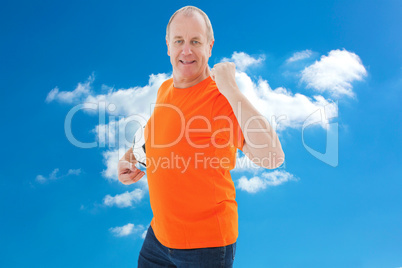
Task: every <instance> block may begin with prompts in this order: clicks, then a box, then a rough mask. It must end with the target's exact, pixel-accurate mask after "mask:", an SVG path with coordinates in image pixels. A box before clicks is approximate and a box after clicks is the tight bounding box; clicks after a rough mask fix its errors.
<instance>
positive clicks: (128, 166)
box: [117, 148, 145, 185]
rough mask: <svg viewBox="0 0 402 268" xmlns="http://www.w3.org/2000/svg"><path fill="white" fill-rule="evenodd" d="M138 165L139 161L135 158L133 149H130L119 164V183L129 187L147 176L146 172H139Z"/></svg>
mask: <svg viewBox="0 0 402 268" xmlns="http://www.w3.org/2000/svg"><path fill="white" fill-rule="evenodd" d="M136 163H137V160H136V159H135V157H134V154H133V148H130V149H128V150H127V152H126V153H125V154H124V156H123V157H122V158H121V159H120V160H119V163H118V164H117V172H118V178H119V181H121V182H122V183H123V184H126V185H128V184H132V183H135V182H137V181H139V180H140V179H141V178H142V177H143V176H144V175H145V172H144V171H141V170H139V169H138V168H137V167H136V166H135V164H136Z"/></svg>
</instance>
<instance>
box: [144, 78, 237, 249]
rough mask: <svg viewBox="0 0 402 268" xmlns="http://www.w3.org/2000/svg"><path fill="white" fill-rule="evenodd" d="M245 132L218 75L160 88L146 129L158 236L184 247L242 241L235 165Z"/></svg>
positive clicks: (168, 83) (165, 242) (170, 82)
mask: <svg viewBox="0 0 402 268" xmlns="http://www.w3.org/2000/svg"><path fill="white" fill-rule="evenodd" d="M243 144H244V137H243V133H242V131H241V128H240V126H239V124H238V122H237V119H236V116H235V114H234V113H233V110H232V107H231V106H230V104H229V102H228V100H227V99H226V98H225V97H224V96H223V95H222V94H221V93H220V92H219V90H218V88H217V86H216V84H215V82H214V81H213V80H212V79H211V77H208V78H206V79H205V80H203V81H201V82H200V83H198V84H197V85H195V86H192V87H189V88H183V89H180V88H175V87H174V86H173V79H172V78H171V79H168V80H166V81H165V82H164V83H163V84H162V85H161V87H160V88H159V91H158V95H157V100H156V104H155V107H154V111H153V114H152V115H151V117H150V119H149V120H148V122H147V124H146V127H145V148H146V153H147V178H148V186H149V196H150V202H151V208H152V212H153V215H154V217H153V219H152V221H151V226H152V229H153V230H154V233H155V236H156V238H157V239H158V240H159V241H160V242H161V243H162V244H163V245H164V246H166V247H170V248H176V249H190V248H204V247H221V246H226V245H229V244H232V243H234V242H236V240H237V237H238V214H237V203H236V201H235V197H236V191H235V187H234V183H233V181H232V178H231V176H230V172H229V171H230V170H231V169H233V168H234V166H235V163H236V148H239V149H241V148H242V147H243Z"/></svg>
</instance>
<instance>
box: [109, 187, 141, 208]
mask: <svg viewBox="0 0 402 268" xmlns="http://www.w3.org/2000/svg"><path fill="white" fill-rule="evenodd" d="M144 194H145V193H144V191H143V190H141V189H135V190H134V191H131V192H128V191H126V192H125V193H122V194H118V195H115V196H111V195H106V196H105V198H104V199H103V203H104V204H105V205H106V206H108V207H111V206H117V207H120V208H124V207H131V206H132V205H133V202H134V203H139V202H140V201H141V200H142V198H143V197H144Z"/></svg>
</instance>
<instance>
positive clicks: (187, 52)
mask: <svg viewBox="0 0 402 268" xmlns="http://www.w3.org/2000/svg"><path fill="white" fill-rule="evenodd" d="M181 53H182V54H183V55H191V54H193V52H192V51H191V46H190V45H189V44H184V45H183V49H182V51H181Z"/></svg>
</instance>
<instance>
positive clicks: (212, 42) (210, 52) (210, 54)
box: [209, 40, 215, 57]
mask: <svg viewBox="0 0 402 268" xmlns="http://www.w3.org/2000/svg"><path fill="white" fill-rule="evenodd" d="M214 43H215V40H212V41H211V43H210V44H209V56H210V57H211V56H212V47H213V46H214Z"/></svg>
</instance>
